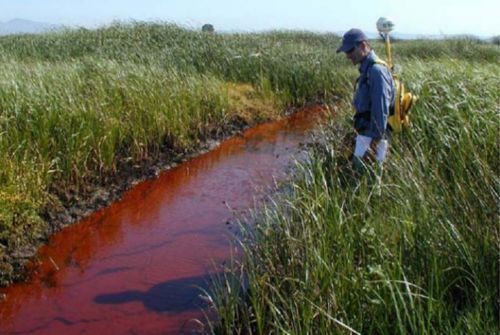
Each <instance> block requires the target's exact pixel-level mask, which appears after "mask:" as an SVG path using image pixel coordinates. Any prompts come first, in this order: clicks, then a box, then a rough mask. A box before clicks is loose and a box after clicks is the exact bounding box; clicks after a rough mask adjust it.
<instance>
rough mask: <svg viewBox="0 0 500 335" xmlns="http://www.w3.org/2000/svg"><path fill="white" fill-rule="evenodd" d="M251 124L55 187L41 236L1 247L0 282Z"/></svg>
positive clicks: (22, 275) (241, 122)
mask: <svg viewBox="0 0 500 335" xmlns="http://www.w3.org/2000/svg"><path fill="white" fill-rule="evenodd" d="M304 107H305V108H326V105H324V104H320V103H313V104H308V105H306V106H304ZM304 107H289V108H287V109H286V110H285V111H284V113H283V114H284V115H285V116H289V115H291V114H293V113H295V112H296V111H298V110H300V109H302V108H304ZM263 121H265V120H263ZM254 125H255V123H251V122H249V121H248V120H245V119H242V118H237V119H234V120H233V121H232V122H231V123H230V125H229V126H227V127H226V128H224V129H217V130H214V131H211V132H208V133H207V134H206V135H205V136H204V137H203V139H201V140H200V141H199V142H198V143H197V145H195V146H193V147H192V148H191V149H188V150H185V149H179V148H173V147H172V145H170V144H169V143H165V145H164V147H163V148H162V150H161V152H160V154H159V155H158V156H157V157H155V158H154V159H153V158H150V159H144V160H142V161H140V162H130V161H126V160H124V159H122V160H121V161H120V163H119V164H118V167H117V172H116V173H114V174H108V175H105V176H99V181H97V180H87V181H86V182H85V184H84V185H80V187H79V189H78V190H76V189H73V190H71V189H69V190H68V188H67V187H66V188H64V189H65V191H64V192H62V191H60V190H61V189H62V188H61V189H59V188H57V187H54V188H53V189H52V190H51V192H50V195H49V200H48V201H47V205H46V206H45V207H44V208H43V210H42V212H41V213H40V216H41V217H42V218H43V219H44V221H45V222H46V223H47V225H46V230H45V231H43V232H42V234H41V235H40V236H37V237H36V238H33V239H31V241H30V243H28V244H24V245H22V246H20V247H18V248H16V249H14V250H5V249H6V248H5V247H3V245H1V244H0V247H3V248H4V250H3V257H1V258H0V270H1V274H0V283H3V284H4V285H3V286H6V285H8V284H10V283H13V282H19V281H24V280H25V279H26V278H27V276H28V275H29V271H28V270H26V266H27V264H29V263H30V261H31V260H34V261H35V262H36V260H35V259H34V257H35V255H36V252H37V250H38V248H39V247H40V246H41V245H42V244H44V243H46V242H47V241H48V239H49V238H50V236H52V235H53V234H54V233H56V232H58V231H60V230H61V229H63V228H64V227H67V226H69V225H71V224H73V223H75V222H78V221H80V220H81V219H83V218H85V217H87V216H89V215H90V214H92V213H93V212H95V211H97V210H99V209H101V208H104V207H106V206H108V205H109V204H111V203H113V202H114V201H117V200H118V199H120V198H121V197H122V195H123V194H124V193H125V192H126V191H127V190H129V189H130V188H131V187H133V186H134V185H137V184H138V183H140V182H142V181H145V180H147V179H153V178H156V177H158V176H159V174H160V173H161V172H163V171H166V170H169V169H172V168H174V167H176V166H177V165H178V164H180V163H182V162H184V161H186V160H188V159H190V158H193V157H195V156H198V155H200V154H203V153H205V152H207V151H209V150H211V149H213V148H215V147H217V146H218V145H219V144H220V142H221V141H223V140H225V139H227V138H229V137H231V136H235V135H238V134H241V133H242V132H243V131H244V130H245V129H247V128H249V127H252V126H254ZM0 299H1V297H0Z"/></svg>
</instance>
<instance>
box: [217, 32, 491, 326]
mask: <svg viewBox="0 0 500 335" xmlns="http://www.w3.org/2000/svg"><path fill="white" fill-rule="evenodd" d="M376 47H377V48H378V49H377V50H380V48H379V47H380V45H376ZM394 50H395V59H396V62H397V63H400V64H401V65H402V66H403V78H404V80H405V82H406V84H407V85H408V86H409V87H410V89H411V91H413V92H414V93H417V94H418V95H419V96H420V99H419V101H418V103H417V106H416V108H415V109H414V110H413V113H414V125H413V128H412V129H410V131H408V132H406V133H404V134H403V135H402V136H396V137H395V138H394V139H393V144H392V148H391V156H390V158H389V161H388V163H387V164H386V166H385V171H384V176H383V180H382V182H381V183H380V182H377V183H373V182H372V181H370V180H368V179H367V178H364V179H362V180H361V182H360V183H359V184H357V183H355V182H354V183H353V180H352V179H350V177H349V175H350V173H349V169H348V162H347V161H346V159H345V158H344V157H343V151H344V150H343V148H344V147H345V144H346V143H348V139H349V138H350V132H351V130H350V127H351V126H350V117H351V113H352V112H351V111H350V109H349V97H350V95H347V96H342V98H343V99H342V100H341V101H340V106H341V108H340V110H341V111H344V112H343V114H342V115H341V116H340V120H339V119H336V120H333V121H332V122H331V124H330V126H329V127H326V128H325V129H324V130H323V131H322V133H321V134H320V135H318V137H317V141H316V145H314V146H313V147H311V149H310V152H311V159H310V160H309V161H307V162H303V163H301V164H299V167H298V171H297V178H296V180H295V182H294V183H293V184H292V185H287V186H286V187H284V192H283V194H281V195H278V196H276V197H274V198H273V199H272V201H271V202H270V204H269V205H267V206H266V208H265V209H263V210H262V211H261V212H259V213H256V218H255V221H256V222H257V224H256V225H252V226H251V227H248V226H245V225H242V229H243V231H244V238H242V240H241V242H240V245H241V248H242V250H243V256H242V257H241V259H235V260H234V261H233V264H232V266H231V267H228V269H226V275H224V276H220V277H218V278H216V279H215V281H216V283H217V285H216V286H215V288H214V290H213V292H212V294H211V295H210V298H211V299H212V301H213V306H214V308H215V310H216V311H217V312H218V314H219V316H220V318H219V322H218V323H214V324H212V326H213V328H212V332H213V333H222V334H249V333H252V334H359V333H361V334H494V333H497V332H498V329H499V299H500V292H499V255H500V250H499V242H500V236H499V228H500V227H499V225H498V222H499V190H500V180H499V157H500V152H499V142H498V134H499V132H498V131H499V126H500V123H499V121H500V120H499V113H500V91H499V89H498V88H499V87H500V49H499V48H498V46H491V45H489V46H488V45H484V44H481V43H478V42H477V41H473V40H450V41H409V42H401V43H396V44H395V45H394ZM378 53H379V55H382V54H383V53H382V51H381V50H380V52H378ZM353 78H354V77H353ZM242 283H243V284H242Z"/></svg>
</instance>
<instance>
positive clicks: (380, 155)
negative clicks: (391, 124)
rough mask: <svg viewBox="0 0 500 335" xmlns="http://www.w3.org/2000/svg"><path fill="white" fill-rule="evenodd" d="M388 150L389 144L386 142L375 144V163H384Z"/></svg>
mask: <svg viewBox="0 0 500 335" xmlns="http://www.w3.org/2000/svg"><path fill="white" fill-rule="evenodd" d="M388 149H389V142H388V141H387V140H381V141H380V142H378V144H377V156H376V159H377V162H380V163H382V162H383V161H385V157H386V156H387V151H388Z"/></svg>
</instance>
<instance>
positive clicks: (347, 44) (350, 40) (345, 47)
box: [337, 28, 368, 53]
mask: <svg viewBox="0 0 500 335" xmlns="http://www.w3.org/2000/svg"><path fill="white" fill-rule="evenodd" d="M362 41H368V37H366V35H365V33H363V32H362V31H361V30H360V29H357V28H352V29H351V30H349V31H348V32H346V33H345V34H344V37H342V45H341V46H340V48H338V49H337V53H339V52H348V51H349V50H351V49H352V48H354V47H355V46H356V45H357V44H358V43H359V42H362Z"/></svg>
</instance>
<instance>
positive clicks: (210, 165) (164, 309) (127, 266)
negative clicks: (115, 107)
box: [0, 106, 325, 334]
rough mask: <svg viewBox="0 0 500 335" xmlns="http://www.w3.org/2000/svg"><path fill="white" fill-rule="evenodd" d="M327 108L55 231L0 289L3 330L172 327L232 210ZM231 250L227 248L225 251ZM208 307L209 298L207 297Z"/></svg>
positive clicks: (224, 237)
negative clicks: (24, 270) (22, 278)
mask: <svg viewBox="0 0 500 335" xmlns="http://www.w3.org/2000/svg"><path fill="white" fill-rule="evenodd" d="M324 111H325V110H324V108H322V107H319V106H316V107H312V108H307V109H303V110H301V111H299V112H297V113H296V114H294V115H293V116H292V117H290V118H288V119H283V120H279V121H275V122H270V123H266V124H263V125H260V126H257V127H255V128H252V129H249V130H247V131H245V132H244V134H243V136H235V137H233V138H231V139H229V140H227V141H225V142H223V143H222V144H221V145H220V146H219V147H217V148H216V149H214V150H213V151H211V152H209V153H207V154H203V155H201V156H199V157H196V158H194V159H192V160H190V161H188V162H186V163H184V164H182V165H180V166H178V167H176V168H173V169H171V170H169V171H166V172H164V173H162V174H161V175H160V176H159V178H157V179H155V180H150V181H146V182H144V183H141V184H139V185H137V186H136V187H134V188H133V189H131V190H130V191H128V192H127V193H126V194H125V195H124V197H123V198H122V199H121V200H120V201H118V202H116V203H114V204H112V205H111V206H109V207H108V208H105V209H102V210H100V211H98V212H96V213H94V214H93V215H91V216H90V217H88V218H86V219H84V220H82V221H81V222H79V223H77V224H75V225H72V226H71V227H68V228H67V229H64V230H63V231H61V232H59V233H57V234H55V235H54V236H53V237H52V238H51V239H50V241H49V243H48V244H47V245H46V246H43V247H42V248H40V250H39V252H38V257H39V259H40V260H41V262H40V264H39V265H38V266H37V268H36V270H35V272H34V273H33V276H32V278H31V279H30V280H29V281H28V282H27V283H21V284H15V285H12V286H10V287H8V288H6V289H3V290H2V292H3V293H4V294H5V296H6V299H5V301H3V302H0V334H179V333H188V332H191V331H193V330H195V329H197V328H199V327H198V326H197V324H196V322H194V321H193V319H198V320H201V321H204V320H205V317H204V314H203V311H202V308H203V306H204V305H203V303H202V301H201V299H200V298H199V295H200V294H201V291H200V290H199V288H198V287H201V288H205V289H206V288H207V287H208V286H207V285H208V281H209V279H210V276H211V274H213V273H214V271H216V270H215V269H216V266H215V265H214V264H221V263H222V262H224V261H227V260H228V259H229V258H230V255H231V252H233V253H234V252H235V249H234V246H233V247H231V236H232V231H234V230H236V227H234V224H228V222H234V220H235V212H236V213H241V212H242V211H245V210H247V209H248V208H251V207H253V206H254V204H255V200H258V199H259V198H260V199H262V196H263V195H264V194H265V192H266V190H267V191H269V188H270V186H271V185H272V184H273V182H274V181H275V180H277V179H278V180H279V179H280V178H282V177H283V176H284V175H286V172H287V171H286V168H287V167H288V166H289V165H290V163H291V160H292V158H293V154H295V153H297V151H298V147H299V143H300V142H302V141H304V140H305V139H306V136H307V131H308V130H309V129H311V128H313V126H314V125H315V124H316V123H317V121H318V120H319V119H321V118H322V116H323V115H324V114H325V113H324ZM231 249H232V250H231ZM205 307H206V305H205Z"/></svg>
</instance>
